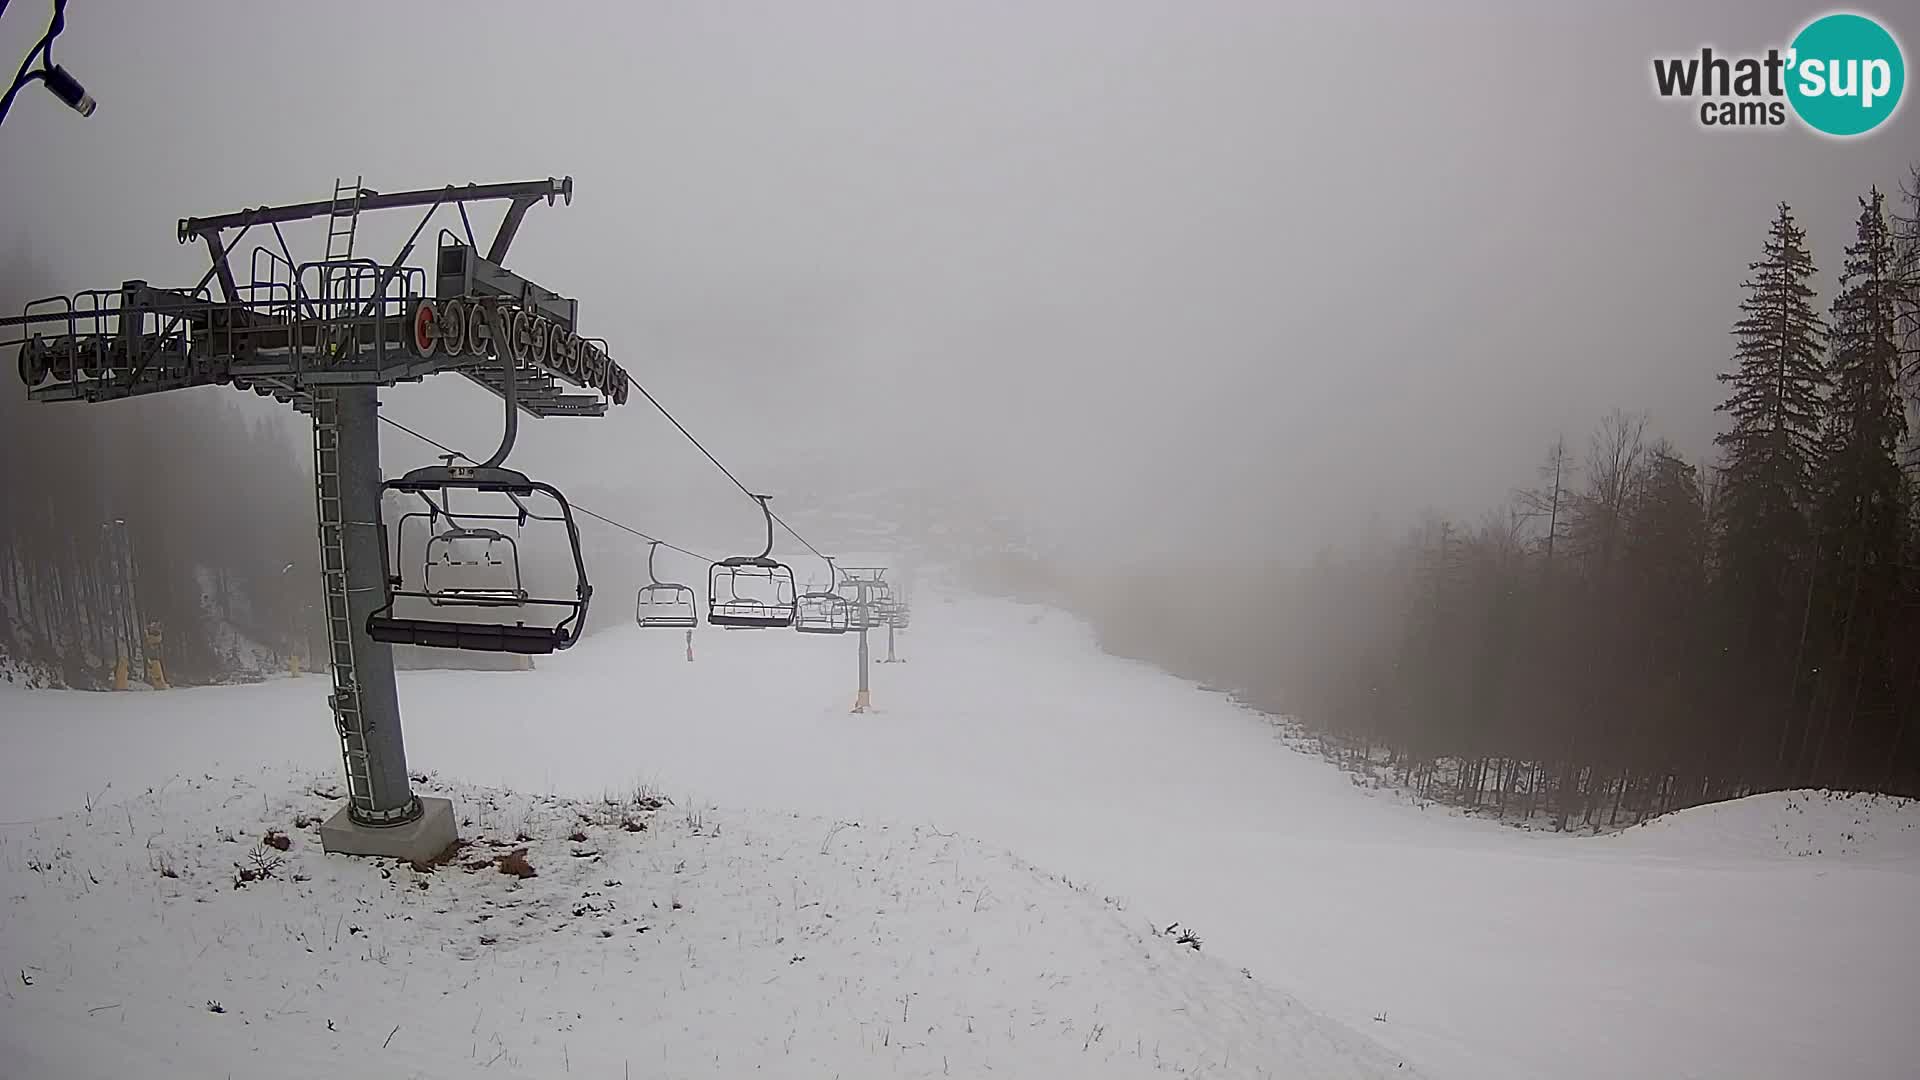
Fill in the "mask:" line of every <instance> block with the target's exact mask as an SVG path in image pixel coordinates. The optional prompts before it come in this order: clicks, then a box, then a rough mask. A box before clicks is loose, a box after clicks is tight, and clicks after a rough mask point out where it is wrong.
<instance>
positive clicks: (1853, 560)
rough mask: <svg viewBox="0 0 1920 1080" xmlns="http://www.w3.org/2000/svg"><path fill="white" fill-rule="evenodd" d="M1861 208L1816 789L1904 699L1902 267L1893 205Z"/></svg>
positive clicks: (1876, 199) (1838, 323)
mask: <svg viewBox="0 0 1920 1080" xmlns="http://www.w3.org/2000/svg"><path fill="white" fill-rule="evenodd" d="M1860 207H1861V209H1860V217H1859V219H1858V222H1857V226H1856V228H1857V233H1856V238H1855V240H1854V242H1853V244H1851V245H1850V246H1848V248H1847V261H1846V265H1845V268H1844V269H1843V270H1842V271H1841V274H1840V294H1839V295H1838V296H1837V297H1835V299H1834V301H1833V319H1832V326H1833V333H1832V350H1831V353H1830V354H1829V356H1828V360H1827V377H1828V381H1829V383H1830V385H1831V387H1832V391H1831V393H1830V394H1829V395H1828V396H1827V398H1826V400H1825V403H1824V404H1825V408H1824V415H1823V418H1822V424H1821V432H1820V434H1821V443H1820V461H1819V465H1818V472H1817V475H1816V480H1817V485H1816V490H1817V507H1816V511H1815V513H1814V520H1813V525H1814V530H1815V540H1816V543H1817V545H1818V551H1819V566H1820V567H1821V573H1820V575H1819V583H1820V584H1819V593H1820V596H1821V598H1822V602H1821V603H1820V604H1819V606H1820V608H1822V609H1823V610H1822V612H1821V616H1820V618H1821V625H1820V627H1819V630H1820V638H1819V641H1820V650H1819V654H1820V655H1821V657H1822V658H1823V661H1824V662H1823V663H1822V664H1821V665H1820V670H1821V676H1822V677H1821V679H1820V681H1819V684H1818V689H1819V693H1818V696H1817V697H1816V699H1815V704H1816V710H1817V717H1818V719H1817V724H1818V730H1817V734H1816V735H1815V737H1814V743H1813V747H1812V750H1811V756H1810V758H1808V755H1806V754H1803V755H1802V757H1803V759H1806V760H1808V762H1809V763H1808V766H1807V769H1808V770H1809V771H1808V773H1807V775H1808V778H1809V779H1815V778H1817V776H1818V774H1819V772H1820V770H1821V769H1822V768H1823V767H1837V768H1839V769H1841V770H1843V771H1845V770H1846V765H1847V757H1848V755H1849V754H1850V753H1851V752H1852V751H1853V749H1854V748H1855V743H1854V740H1853V738H1852V735H1853V733H1854V731H1855V721H1856V719H1857V717H1858V716H1859V714H1860V713H1861V712H1862V710H1865V711H1866V712H1867V713H1868V714H1870V715H1872V716H1875V717H1877V716H1878V715H1879V713H1880V711H1881V710H1882V709H1884V708H1887V707H1890V706H1891V703H1892V700H1893V696H1892V695H1893V676H1892V671H1891V670H1890V663H1889V656H1888V645H1889V631H1890V629H1891V620H1892V617H1893V614H1894V603H1893V601H1894V599H1895V596H1896V594H1897V593H1898V592H1899V589H1900V586H1901V573H1900V568H1901V561H1902V558H1901V557H1902V554H1903V552H1902V548H1903V547H1904V543H1905V532H1906V526H1907V505H1906V495H1907V486H1906V479H1905V477H1904V476H1902V474H1901V471H1900V461H1899V454H1900V449H1901V446H1902V444H1903V443H1904V441H1905V439H1906V434H1907V422H1906V420H1907V418H1906V407H1905V403H1904V401H1903V400H1902V399H1901V396H1900V346H1899V342H1898V340H1897V337H1896V324H1895V313H1896V307H1895V299H1896V291H1897V288H1898V283H1897V281H1896V280H1895V273H1896V270H1897V268H1896V265H1895V259H1894V248H1893V236H1892V233H1891V231H1890V230H1889V227H1888V222H1887V216H1886V200H1885V197H1884V196H1883V195H1882V194H1881V193H1880V191H1879V189H1877V188H1876V189H1874V190H1873V191H1872V192H1871V193H1870V194H1869V195H1868V196H1867V197H1866V198H1863V199H1861V200H1860ZM1836 722H1837V723H1838V725H1839V726H1838V728H1837V730H1836ZM1883 745H1884V744H1883Z"/></svg>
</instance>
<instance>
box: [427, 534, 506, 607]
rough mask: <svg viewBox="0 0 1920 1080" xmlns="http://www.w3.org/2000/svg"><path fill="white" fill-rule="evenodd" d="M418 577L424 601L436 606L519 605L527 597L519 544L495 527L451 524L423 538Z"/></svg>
mask: <svg viewBox="0 0 1920 1080" xmlns="http://www.w3.org/2000/svg"><path fill="white" fill-rule="evenodd" d="M502 552H504V553H505V555H506V558H504V559H502V558H501V553H502ZM422 577H423V579H424V584H425V587H426V593H427V603H429V604H432V605H433V606H435V607H447V606H460V605H464V606H469V607H518V606H519V605H521V604H523V603H525V602H526V599H527V590H526V589H524V588H522V587H521V581H520V546H519V545H518V544H516V543H515V542H514V540H513V538H512V537H510V536H507V535H506V534H505V533H502V532H500V531H499V530H498V529H468V528H463V527H461V526H458V525H455V526H452V527H450V528H448V529H447V530H446V531H444V532H440V533H436V534H434V535H433V536H432V537H431V538H429V539H428V540H427V550H426V568H425V570H424V572H423V574H422Z"/></svg>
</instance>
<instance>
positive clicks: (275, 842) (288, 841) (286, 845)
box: [260, 829, 293, 851]
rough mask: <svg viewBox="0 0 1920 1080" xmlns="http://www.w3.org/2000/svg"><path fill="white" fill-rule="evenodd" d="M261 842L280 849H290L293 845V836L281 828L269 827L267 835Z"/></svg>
mask: <svg viewBox="0 0 1920 1080" xmlns="http://www.w3.org/2000/svg"><path fill="white" fill-rule="evenodd" d="M260 842H261V843H263V844H265V845H267V846H268V847H270V848H275V849H277V850H279V851H288V850H291V849H292V847H293V838H292V837H289V836H288V835H287V834H286V833H283V832H281V831H280V830H279V829H268V830H267V835H266V836H265V837H264V838H262V839H261V841H260Z"/></svg>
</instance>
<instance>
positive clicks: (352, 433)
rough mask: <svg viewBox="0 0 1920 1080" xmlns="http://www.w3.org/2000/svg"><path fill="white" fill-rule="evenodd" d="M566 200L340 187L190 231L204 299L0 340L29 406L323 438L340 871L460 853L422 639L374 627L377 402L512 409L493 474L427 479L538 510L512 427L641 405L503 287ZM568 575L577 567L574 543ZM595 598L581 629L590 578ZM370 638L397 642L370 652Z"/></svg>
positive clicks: (113, 293) (44, 312) (555, 307)
mask: <svg viewBox="0 0 1920 1080" xmlns="http://www.w3.org/2000/svg"><path fill="white" fill-rule="evenodd" d="M556 200H563V201H565V202H567V203H569V204H570V203H571V202H572V201H573V180H572V178H571V177H569V178H567V179H564V180H554V179H552V178H548V179H546V180H536V181H532V182H528V183H508V184H478V185H476V184H468V185H465V186H461V187H455V186H448V187H443V188H436V189H432V190H421V191H405V192H398V193H392V194H382V193H379V192H376V191H371V190H368V189H367V188H366V187H364V186H362V185H361V184H360V183H359V182H358V181H357V180H356V181H355V182H354V183H352V184H341V183H336V184H335V186H334V193H333V196H332V197H331V198H330V199H327V200H324V201H319V202H309V203H300V204H297V205H293V206H280V207H273V206H260V207H255V208H253V209H250V210H242V211H239V212H237V213H232V214H223V215H220V216H218V217H209V218H186V219H183V220H181V221H180V223H179V228H178V232H177V239H178V240H179V241H180V242H181V243H183V244H184V243H187V242H189V241H193V240H199V241H201V242H202V243H204V244H205V245H206V249H207V253H208V255H209V258H210V261H211V265H210V266H209V267H208V269H207V271H206V273H205V274H203V275H201V278H200V280H199V281H198V282H196V283H195V284H194V285H193V286H192V287H190V288H185V289H162V288H155V287H153V286H150V285H148V284H147V283H146V282H145V281H140V280H132V281H126V282H123V283H122V284H121V285H120V287H119V288H118V289H99V290H92V291H88V292H82V293H79V294H77V295H75V296H72V297H51V298H48V299H44V300H36V301H33V302H32V303H29V304H28V305H26V308H25V309H24V311H23V312H22V313H21V314H20V315H18V316H9V317H4V318H0V328H11V327H20V328H22V329H21V332H20V336H15V337H12V338H11V339H9V340H0V347H4V346H6V345H19V346H20V350H19V370H20V378H21V381H23V382H24V383H25V384H26V386H27V394H28V397H30V398H31V399H32V400H34V401H81V402H105V401H114V400H118V399H120V398H129V397H137V396H141V395H146V394H157V393H162V392H164V391H168V390H178V389H184V388H187V387H193V386H207V385H219V386H232V387H234V388H235V389H239V390H249V389H250V390H252V391H253V392H254V393H256V394H260V395H262V396H266V397H272V398H273V399H275V400H276V401H279V402H282V403H284V404H289V405H292V406H293V407H294V408H295V409H298V410H299V411H301V412H304V413H308V414H310V415H311V416H312V418H313V446H314V465H315V470H314V471H315V474H316V476H315V479H316V482H317V487H318V491H317V493H316V498H315V509H316V516H317V518H318V525H319V538H320V557H321V577H322V584H323V585H324V587H325V604H326V608H325V610H326V616H327V618H326V621H327V637H328V643H329V650H330V652H331V660H332V670H333V693H332V695H331V696H330V697H329V699H328V701H329V704H330V705H331V707H332V710H333V716H334V722H335V726H336V728H337V729H338V731H339V735H340V745H341V753H342V756H343V758H344V760H345V769H346V787H347V805H346V806H345V807H343V808H342V810H341V812H340V813H338V814H336V815H334V817H333V818H332V819H331V820H330V821H328V822H327V823H326V824H325V825H324V826H323V827H322V830H321V839H322V843H323V846H324V847H325V848H326V850H328V851H336V852H343V853H347V854H360V855H386V856H397V857H401V858H413V859H427V858H432V857H434V856H436V855H438V854H440V853H441V852H442V851H444V850H445V849H446V848H447V847H448V846H450V845H451V844H452V843H453V842H454V840H455V839H456V830H455V826H454V819H453V809H452V806H451V804H449V803H448V802H447V800H445V799H431V798H427V799H423V798H417V797H416V796H415V795H414V793H413V790H412V787H411V784H410V781H409V777H408V774H407V759H406V751H405V748H404V746H403V743H402V739H401V731H400V705H399V697H398V693H397V691H396V689H395V686H394V677H393V652H392V648H391V646H390V645H389V644H388V643H387V641H391V640H395V634H394V633H393V627H394V626H396V625H399V626H401V627H402V628H403V629H404V628H406V626H407V625H408V624H396V623H395V620H393V619H391V618H387V619H384V620H383V619H382V617H381V616H380V613H381V612H382V611H387V610H389V609H390V608H391V606H392V594H393V591H394V589H395V588H396V586H395V585H394V581H395V580H396V579H395V578H393V577H390V576H389V574H388V569H387V563H386V552H387V549H386V543H385V537H384V531H385V530H384V528H383V526H382V525H381V492H382V483H381V473H380V440H379V426H378V425H379V411H378V410H379V392H380V388H381V387H383V386H392V385H394V384H396V383H400V382H418V381H420V380H421V379H423V378H425V377H426V376H428V375H434V374H438V373H440V372H454V373H456V374H459V375H462V376H465V377H466V378H468V379H470V380H472V381H473V382H475V383H478V384H479V385H480V386H483V387H485V388H486V389H487V390H488V391H490V392H492V393H493V394H495V395H497V396H499V397H500V398H501V399H502V401H503V402H504V405H505V414H506V417H507V422H506V434H505V437H504V438H503V440H502V444H501V447H500V449H499V450H498V451H496V452H495V454H494V457H493V458H492V459H490V460H489V461H488V462H485V463H478V464H477V465H476V467H474V468H456V467H448V468H441V469H438V470H416V473H419V472H425V471H435V472H436V476H438V475H439V474H443V473H444V474H448V476H449V477H450V478H451V481H452V482H457V481H465V482H467V483H469V484H470V485H472V484H476V483H478V484H484V485H491V486H492V487H493V488H494V489H497V490H501V491H502V492H504V494H505V495H506V497H508V498H519V497H521V494H522V493H523V492H524V491H526V490H529V489H532V488H544V485H536V484H532V483H531V482H530V481H527V479H526V477H525V476H523V475H521V474H519V473H514V472H512V471H511V470H507V469H504V468H501V467H500V466H501V464H502V462H503V460H504V458H505V457H506V453H507V451H508V450H509V449H510V448H511V446H512V441H513V432H514V430H515V425H514V423H513V420H514V417H515V416H516V415H517V411H523V412H526V413H527V414H529V415H532V416H600V415H603V414H605V412H606V410H607V407H608V405H609V404H623V403H625V401H626V399H627V375H626V372H625V371H623V370H622V369H621V368H620V366H619V365H618V364H615V363H614V362H613V361H612V360H610V359H609V358H608V357H607V355H606V350H605V348H604V345H603V343H600V342H598V341H597V339H588V338H582V337H580V336H579V333H578V330H577V328H576V318H577V315H578V305H577V302H576V301H574V300H570V299H566V298H564V297H562V296H560V295H559V294H558V293H555V292H552V291H550V290H547V289H545V288H542V287H541V286H539V285H537V284H535V283H534V282H532V281H529V280H527V279H526V278H524V277H521V276H520V275H518V274H516V273H514V272H512V271H510V270H508V269H507V268H506V267H505V266H504V265H503V261H504V260H505V258H506V254H507V248H508V246H509V245H510V244H512V242H513V238H514V234H515V233H516V232H518V231H519V228H520V224H521V221H522V220H523V219H524V218H525V217H526V213H527V211H528V210H529V209H530V208H532V207H533V206H534V205H535V204H536V203H539V202H542V201H544V202H546V203H547V205H549V206H551V205H553V204H554V202H555V201H556ZM489 202H504V203H506V204H507V209H506V212H505V214H504V216H503V217H502V219H501V221H500V224H499V226H498V229H497V231H496V232H495V233H494V235H493V240H492V242H491V244H489V245H488V247H487V248H486V253H485V254H484V255H482V254H481V253H480V251H481V249H480V246H479V245H478V244H477V243H476V242H475V240H474V236H473V220H472V218H471V217H470V216H469V214H468V207H469V206H470V205H473V204H478V203H489ZM409 207H411V208H419V209H423V210H424V211H425V212H424V214H423V215H422V217H421V218H420V221H419V223H418V224H417V225H416V226H414V229H413V232H412V233H411V234H410V235H409V236H408V237H407V240H406V242H405V243H404V244H403V245H402V246H401V248H400V250H399V252H398V253H397V254H395V255H394V257H393V258H391V259H388V260H385V261H381V260H376V259H371V258H367V257H365V256H364V255H362V254H359V253H356V251H355V242H356V238H357V234H358V231H359V224H360V217H361V215H363V214H367V213H370V212H373V211H378V210H397V209H403V208H409ZM443 211H444V212H446V213H447V215H448V218H449V221H450V222H451V221H453V219H454V218H457V224H458V225H459V226H460V227H461V232H460V233H459V234H455V233H454V232H452V231H451V230H449V229H446V228H442V229H441V230H440V231H439V234H438V237H437V239H436V250H435V252H434V261H433V264H432V270H431V271H429V270H427V269H425V268H423V267H420V266H415V265H411V263H410V261H409V260H411V259H412V257H413V255H414V252H415V247H416V244H417V242H418V241H419V239H420V236H421V234H422V233H423V232H424V231H425V229H426V228H427V226H428V225H429V224H430V223H431V222H432V221H433V220H434V217H435V215H436V214H439V213H441V212H443ZM312 219H324V220H325V222H326V226H327V230H326V254H325V257H323V258H320V259H317V260H310V261H305V262H302V261H298V260H296V259H295V258H294V255H293V251H292V249H291V248H290V247H289V246H288V244H287V238H286V236H285V234H284V233H283V232H282V231H281V225H282V224H284V223H287V222H294V221H306V220H312ZM256 229H258V230H261V233H256V234H255V235H257V236H261V237H262V239H263V240H267V241H269V242H270V243H271V246H267V245H266V244H262V245H258V246H255V247H254V248H253V250H252V252H251V254H250V262H249V264H248V271H249V272H248V276H247V280H246V281H245V283H242V282H241V280H240V277H239V271H238V270H237V269H236V261H237V260H236V259H235V256H234V252H235V250H236V248H237V246H238V245H239V243H240V241H241V240H243V239H244V238H245V237H246V236H247V234H248V233H249V232H253V231H254V230H256ZM229 233H231V234H232V238H231V239H228V238H227V237H228V234H229ZM262 234H266V235H262ZM362 246H364V245H362ZM456 324H457V325H456ZM563 384H565V385H563ZM567 387H573V388H578V389H579V390H582V391H585V392H583V393H575V392H569V390H568V389H567ZM516 410H517V411H516ZM415 475H416V474H408V479H409V480H412V478H413V477H415ZM475 477H479V478H480V479H479V480H476V479H475ZM443 479H446V478H443ZM396 483H403V482H402V481H396ZM417 486H424V485H417ZM575 553H576V560H577V554H578V541H577V538H576V539H575ZM580 591H581V598H580V606H581V608H584V602H585V601H584V597H585V594H586V592H587V591H588V589H587V586H586V585H585V582H584V575H583V581H582V583H581V590H580ZM383 605H385V606H384V607H383ZM582 614H584V612H582ZM370 623H374V624H376V630H381V631H383V632H382V633H381V635H380V637H381V638H384V639H386V640H380V639H377V638H376V637H375V636H373V635H372V634H370V632H369V624H370ZM435 625H440V624H418V625H417V626H416V627H415V628H414V629H412V630H409V631H408V632H409V633H424V632H425V631H423V630H420V629H419V628H418V627H421V626H424V627H427V628H429V629H430V628H431V627H432V626H435ZM578 629H579V627H578V626H577V625H576V626H574V627H573V628H572V632H573V633H574V634H577V632H578ZM516 634H517V635H519V636H517V637H516V636H515V635H516ZM492 637H493V638H494V639H495V640H494V643H493V644H491V645H487V646H484V647H498V648H508V649H511V650H513V651H543V650H547V649H551V648H564V647H566V645H568V644H570V643H571V638H569V637H568V636H567V635H566V634H556V635H547V636H543V635H540V634H534V633H522V632H519V631H502V632H499V633H496V634H494V635H492ZM460 647H474V646H471V645H464V644H463V645H461V646H460Z"/></svg>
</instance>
